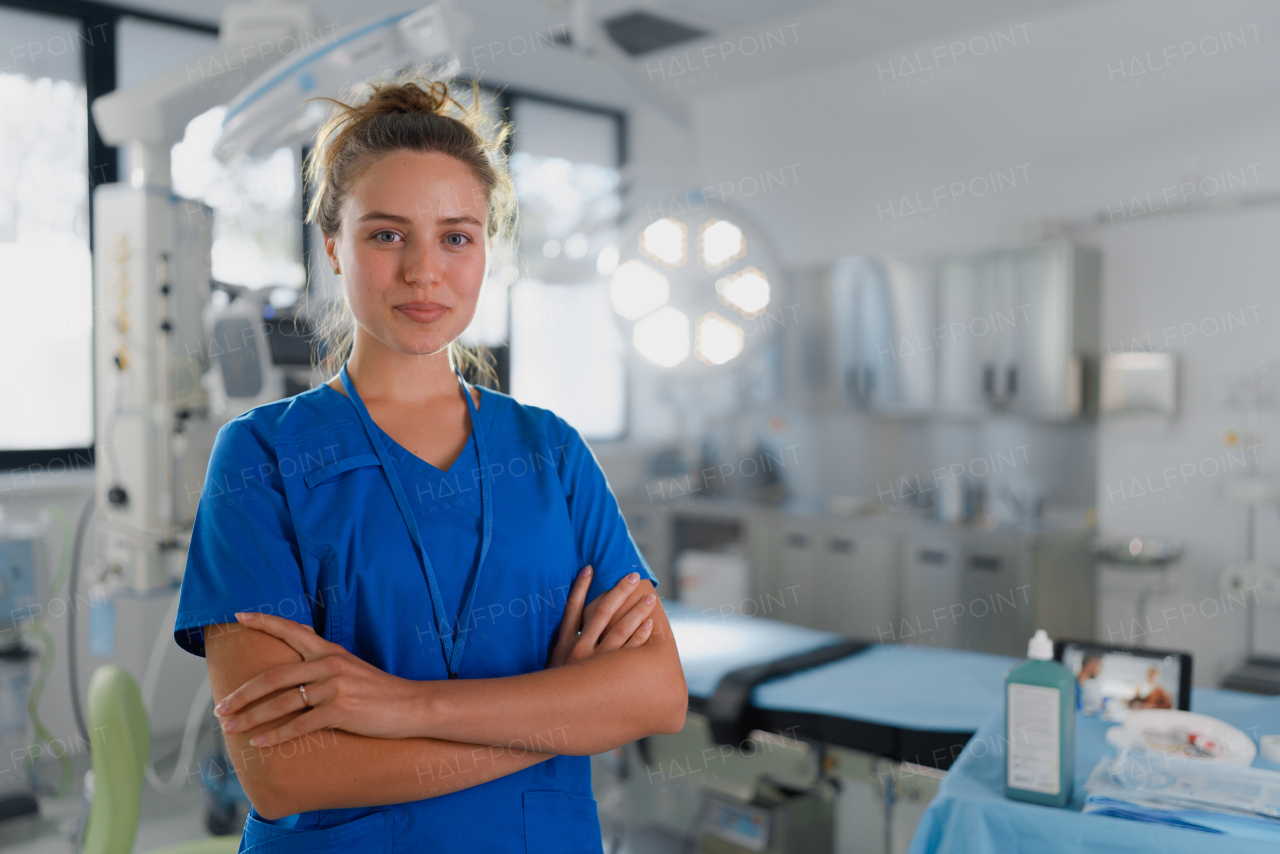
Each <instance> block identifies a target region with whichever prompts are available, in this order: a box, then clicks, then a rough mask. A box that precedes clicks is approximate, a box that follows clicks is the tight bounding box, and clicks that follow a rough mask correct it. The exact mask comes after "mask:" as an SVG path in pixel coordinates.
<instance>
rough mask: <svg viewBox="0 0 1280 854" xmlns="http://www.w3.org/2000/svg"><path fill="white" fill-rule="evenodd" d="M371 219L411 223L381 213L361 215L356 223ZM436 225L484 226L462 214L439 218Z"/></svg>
mask: <svg viewBox="0 0 1280 854" xmlns="http://www.w3.org/2000/svg"><path fill="white" fill-rule="evenodd" d="M371 219H386V220H391V221H392V222H402V223H404V224H405V225H409V224H410V223H411V222H412V221H411V220H410V219H409V218H408V217H404V216H400V215H399V214H390V213H383V212H382V211H370V212H369V213H367V214H363V215H362V216H360V218H359V219H357V220H356V222H365V221H367V220H371ZM436 224H437V225H475V226H483V225H484V223H482V222H481V221H480V220H478V219H476V218H475V217H473V216H471V215H470V214H463V215H462V216H449V217H441V218H440V219H438V220H436Z"/></svg>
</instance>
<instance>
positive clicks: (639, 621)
mask: <svg viewBox="0 0 1280 854" xmlns="http://www.w3.org/2000/svg"><path fill="white" fill-rule="evenodd" d="M591 575H592V569H591V567H590V566H587V567H584V568H583V570H582V571H581V572H579V573H578V577H577V578H576V579H575V580H574V582H573V586H572V587H570V588H569V599H568V601H566V602H565V605H564V616H563V617H561V619H560V631H559V632H558V633H557V635H556V645H555V647H554V648H552V650H551V654H550V655H549V656H548V658H547V667H548V668H551V667H559V666H560V665H562V664H572V663H573V662H575V661H583V660H584V659H588V658H590V657H591V656H593V655H595V654H597V653H601V652H609V651H611V650H615V649H623V648H634V647H638V646H642V645H643V644H644V643H645V642H646V641H647V640H649V634H650V633H651V632H652V631H653V620H651V619H649V615H650V614H651V613H652V612H653V609H654V607H655V606H656V605H657V602H658V597H657V596H656V595H654V594H652V593H651V594H649V595H648V596H645V597H644V598H642V599H641V600H640V601H639V602H637V603H636V604H635V605H633V606H632V607H631V609H630V610H629V611H626V612H625V613H624V614H622V615H621V616H620V617H619V618H618V619H617V620H615V619H614V617H615V615H617V614H618V611H619V610H620V609H621V608H622V606H623V605H624V604H625V603H626V601H627V599H628V598H629V597H630V595H631V594H632V593H633V592H634V591H635V589H636V583H637V582H639V580H640V573H638V572H633V573H631V574H630V575H627V576H625V577H624V578H622V579H621V580H620V581H619V582H618V583H617V584H615V585H614V587H613V589H612V590H610V591H608V592H606V593H601V594H600V595H599V596H597V597H596V598H595V599H592V600H591V604H589V605H587V604H585V603H586V600H587V589H588V588H589V587H590V586H591ZM584 613H585V614H586V620H585V622H584V620H583V614H584ZM610 624H612V628H610ZM579 628H581V631H579ZM602 635H603V637H601V636H602Z"/></svg>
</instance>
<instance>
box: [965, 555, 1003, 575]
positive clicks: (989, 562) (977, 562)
mask: <svg viewBox="0 0 1280 854" xmlns="http://www.w3.org/2000/svg"><path fill="white" fill-rule="evenodd" d="M969 567H970V569H981V570H984V571H986V572H997V571H999V569H1000V558H998V557H993V556H990V555H974V556H973V557H971V558H969Z"/></svg>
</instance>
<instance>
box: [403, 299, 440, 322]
mask: <svg viewBox="0 0 1280 854" xmlns="http://www.w3.org/2000/svg"><path fill="white" fill-rule="evenodd" d="M395 308H396V310H397V311H399V312H400V313H401V314H403V315H404V316H405V317H408V318H409V319H410V320H416V321H417V322H418V323H432V322H434V321H437V320H439V319H440V318H442V317H444V315H445V312H447V311H448V310H449V309H448V307H447V306H443V305H440V303H438V302H405V303H401V304H400V305H397V306H395Z"/></svg>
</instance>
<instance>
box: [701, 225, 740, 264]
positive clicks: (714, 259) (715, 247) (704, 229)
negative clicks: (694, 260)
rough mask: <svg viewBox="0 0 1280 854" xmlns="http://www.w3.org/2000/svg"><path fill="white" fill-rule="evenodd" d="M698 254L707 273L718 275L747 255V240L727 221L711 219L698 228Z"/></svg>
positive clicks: (738, 229)
mask: <svg viewBox="0 0 1280 854" xmlns="http://www.w3.org/2000/svg"><path fill="white" fill-rule="evenodd" d="M698 254H699V255H701V256H702V265H703V266H704V267H706V268H707V272H709V273H716V272H719V271H720V270H723V269H724V268H725V267H727V266H729V265H730V264H732V263H733V262H734V261H737V260H738V259H739V258H741V257H742V256H743V255H746V254H747V239H746V237H744V236H743V234H742V229H740V228H738V227H737V226H736V225H734V224H733V223H731V222H729V221H728V220H727V219H709V220H707V221H706V222H704V223H703V224H702V225H700V226H698Z"/></svg>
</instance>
